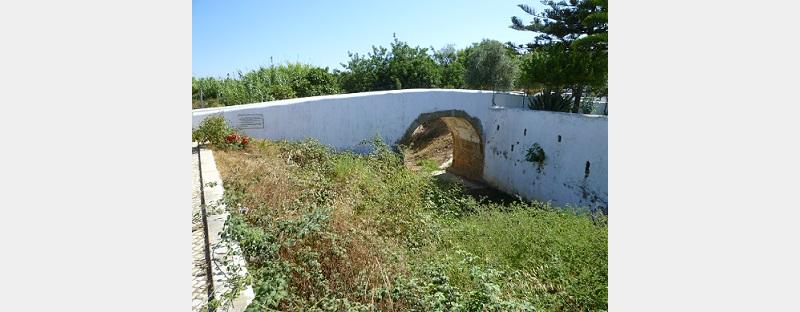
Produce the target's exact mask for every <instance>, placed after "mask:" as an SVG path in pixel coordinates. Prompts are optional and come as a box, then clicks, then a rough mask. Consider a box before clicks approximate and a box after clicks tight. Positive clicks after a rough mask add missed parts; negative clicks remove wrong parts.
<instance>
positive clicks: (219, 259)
mask: <svg viewBox="0 0 800 312" xmlns="http://www.w3.org/2000/svg"><path fill="white" fill-rule="evenodd" d="M193 155H194V157H195V159H194V161H195V162H196V161H197V154H193ZM200 158H201V161H202V165H203V166H202V167H203V183H204V185H203V186H202V187H203V191H204V195H205V200H206V213H207V214H208V215H207V216H206V220H207V222H208V234H209V238H208V240H209V244H210V246H211V261H212V265H211V273H212V276H213V280H214V298H216V299H217V300H220V298H223V295H224V294H226V293H227V292H228V291H230V289H229V280H230V279H232V278H236V277H244V276H246V275H247V266H246V263H245V261H244V258H243V257H242V256H241V249H240V248H239V245H238V244H237V243H236V242H234V241H226V240H223V239H222V237H221V234H222V230H223V228H224V225H225V221H226V220H227V219H228V215H229V213H228V211H227V208H226V207H225V205H224V204H223V203H222V196H223V194H224V192H225V190H224V189H223V187H222V178H221V177H220V174H219V171H218V170H217V166H216V163H215V161H214V154H213V153H212V152H211V150H208V149H201V150H200ZM195 168H197V167H195ZM195 171H196V170H195ZM198 178H199V177H198ZM198 183H199V182H198ZM198 196H199V195H198ZM201 222H202V221H201ZM200 233H201V236H200V239H201V241H202V239H203V237H202V224H201V225H200ZM203 243H204V242H203ZM202 248H204V247H202ZM202 248H201V254H200V256H201V257H202V258H201V259H202V260H201V261H202V262H205V260H204V259H205V254H204V253H203V252H204V249H202ZM204 272H205V271H204ZM204 276H205V274H204ZM205 289H206V291H207V288H205ZM253 298H255V293H254V292H253V288H252V287H251V286H250V285H247V286H246V288H245V289H244V290H243V291H242V292H241V293H240V294H239V296H238V297H236V298H234V299H233V300H230V301H223V302H222V306H221V307H219V308H218V309H217V311H222V312H225V311H232V312H240V311H244V309H245V308H247V306H248V305H249V304H250V302H252V301H253Z"/></svg>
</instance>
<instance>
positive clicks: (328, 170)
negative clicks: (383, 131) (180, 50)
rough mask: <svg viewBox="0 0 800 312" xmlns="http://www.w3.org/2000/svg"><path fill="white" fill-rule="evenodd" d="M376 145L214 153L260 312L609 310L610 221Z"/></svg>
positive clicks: (305, 144) (231, 230) (266, 144)
mask: <svg viewBox="0 0 800 312" xmlns="http://www.w3.org/2000/svg"><path fill="white" fill-rule="evenodd" d="M364 144H368V145H370V146H371V147H372V152H371V153H369V154H366V155H357V154H353V153H351V152H334V151H332V150H331V149H330V148H328V147H326V146H323V145H321V144H319V143H317V142H315V141H311V140H307V141H302V142H286V141H277V142H275V141H254V142H252V143H251V144H250V145H249V146H247V147H246V148H244V149H242V150H235V149H219V150H216V151H215V156H216V159H217V164H218V166H219V169H220V173H221V174H222V177H223V181H224V186H225V190H226V191H225V196H224V202H225V204H226V206H227V207H228V209H229V210H230V211H231V212H232V215H231V217H230V219H229V220H228V221H227V223H226V228H225V231H224V233H225V236H226V237H229V238H231V239H235V240H236V241H238V242H239V244H240V246H241V248H242V251H243V254H244V256H245V258H246V259H247V261H248V269H249V274H250V280H251V283H252V285H253V288H254V290H255V292H256V298H255V300H254V301H253V303H252V304H251V305H250V307H249V310H253V311H262V310H281V311H374V310H381V311H533V310H554V311H559V310H561V311H574V310H592V311H596V310H606V309H607V233H608V232H607V228H606V225H605V224H606V223H605V222H602V221H601V222H597V218H591V217H590V216H588V215H586V213H583V212H576V211H566V210H554V209H552V208H551V207H549V206H548V205H547V204H543V203H538V202H535V203H523V202H517V203H513V204H510V205H501V204H495V203H490V202H488V201H485V200H480V199H475V198H473V197H471V196H469V195H467V194H466V193H465V191H464V189H463V187H462V186H461V185H460V184H455V183H452V182H440V181H437V180H435V179H434V178H433V177H431V176H430V175H429V174H426V173H424V172H413V171H411V170H408V169H407V168H406V167H405V166H404V165H403V160H402V157H401V156H400V155H398V154H396V153H394V152H392V151H391V150H390V149H389V147H388V146H386V145H385V144H384V143H382V142H381V141H380V140H373V141H369V142H364ZM601 219H602V218H601Z"/></svg>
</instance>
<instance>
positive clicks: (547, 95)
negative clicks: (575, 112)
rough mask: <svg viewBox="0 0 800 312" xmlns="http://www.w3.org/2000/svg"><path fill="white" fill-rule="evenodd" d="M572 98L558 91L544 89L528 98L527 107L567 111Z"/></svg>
mask: <svg viewBox="0 0 800 312" xmlns="http://www.w3.org/2000/svg"><path fill="white" fill-rule="evenodd" d="M571 106H572V98H570V97H567V96H563V95H561V94H559V93H558V92H552V91H544V92H542V93H540V94H536V95H534V96H533V97H531V98H529V99H528V108H530V109H535V110H545V111H551V112H567V113H568V112H569V111H570V108H571Z"/></svg>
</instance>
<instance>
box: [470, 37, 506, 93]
mask: <svg viewBox="0 0 800 312" xmlns="http://www.w3.org/2000/svg"><path fill="white" fill-rule="evenodd" d="M516 76H517V62H516V59H514V57H513V54H511V53H510V52H509V49H508V48H507V47H506V46H505V45H504V44H503V43H501V42H500V41H497V40H488V39H484V40H483V41H481V42H480V43H479V44H477V45H475V46H474V47H473V48H472V49H470V51H469V54H468V55H467V62H466V71H465V73H464V82H465V83H466V85H467V87H469V88H472V89H481V90H492V91H507V90H511V89H512V88H513V87H514V79H515V78H516ZM492 105H496V104H495V103H494V93H493V94H492Z"/></svg>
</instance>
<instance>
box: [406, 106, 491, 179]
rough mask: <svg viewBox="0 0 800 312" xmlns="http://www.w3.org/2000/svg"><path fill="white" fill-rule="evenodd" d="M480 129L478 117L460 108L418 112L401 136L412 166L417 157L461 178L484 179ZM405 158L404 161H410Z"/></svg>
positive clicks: (417, 163) (416, 163)
mask: <svg viewBox="0 0 800 312" xmlns="http://www.w3.org/2000/svg"><path fill="white" fill-rule="evenodd" d="M482 134H483V131H482V128H481V124H480V120H478V119H477V118H474V117H472V116H470V115H468V114H467V113H466V112H464V111H461V110H448V111H440V112H433V113H425V114H421V115H420V116H419V117H417V119H416V120H414V122H413V123H411V125H410V126H409V127H408V129H407V130H406V133H405V135H404V136H403V138H402V139H401V140H400V142H398V143H400V144H402V145H405V146H407V147H410V150H411V151H412V152H411V153H410V155H407V156H406V157H411V158H412V159H410V165H411V166H420V165H421V164H420V163H419V162H420V161H425V162H427V163H428V164H429V165H430V162H431V161H433V162H435V165H436V166H437V167H439V168H441V169H444V170H446V171H448V172H450V173H452V174H455V175H458V176H461V177H463V178H466V179H469V180H473V181H481V180H482V179H483V135H482ZM408 160H409V159H407V164H409V161H408Z"/></svg>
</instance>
